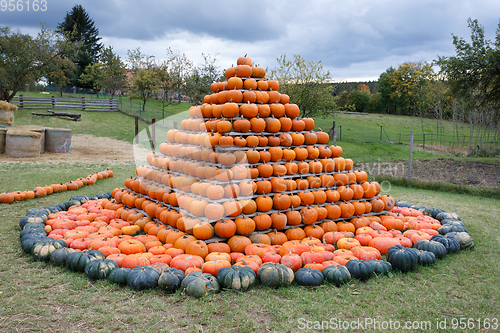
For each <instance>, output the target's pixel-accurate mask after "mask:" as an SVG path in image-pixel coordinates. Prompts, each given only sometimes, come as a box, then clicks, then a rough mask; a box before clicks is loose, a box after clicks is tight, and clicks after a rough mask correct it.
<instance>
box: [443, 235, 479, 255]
mask: <svg viewBox="0 0 500 333" xmlns="http://www.w3.org/2000/svg"><path fill="white" fill-rule="evenodd" d="M445 237H453V238H455V239H456V240H457V241H458V244H460V249H461V250H465V249H469V250H472V249H473V248H474V242H473V241H472V237H471V236H470V235H469V234H468V233H466V232H463V231H462V232H449V233H447V234H446V236H445Z"/></svg>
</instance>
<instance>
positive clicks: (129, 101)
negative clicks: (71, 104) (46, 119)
mask: <svg viewBox="0 0 500 333" xmlns="http://www.w3.org/2000/svg"><path fill="white" fill-rule="evenodd" d="M17 95H18V96H19V95H23V96H26V97H45V98H47V97H51V96H54V97H55V98H61V96H60V95H59V93H58V92H57V93H56V92H51V93H50V94H42V93H41V92H31V91H28V92H20V93H18V94H17ZM83 96H84V97H85V98H89V99H102V100H107V99H109V98H111V96H110V95H103V94H99V95H96V94H78V93H76V94H73V93H71V94H69V93H63V96H62V98H81V97H83ZM113 99H115V100H118V105H119V109H120V111H122V112H123V113H125V114H128V115H131V116H138V117H140V118H142V119H144V120H146V121H148V122H151V119H153V118H154V119H156V120H157V121H159V120H161V119H164V118H167V117H170V116H172V115H174V114H177V113H179V112H182V111H187V110H188V109H189V107H190V106H191V105H192V104H191V103H186V102H181V103H178V102H173V103H172V104H170V105H167V106H165V107H163V105H162V102H161V101H160V100H157V99H154V98H151V99H148V100H147V102H146V106H145V107H144V110H142V108H143V102H142V100H140V99H137V98H130V97H129V96H113ZM57 111H59V110H57ZM73 112H75V111H73Z"/></svg>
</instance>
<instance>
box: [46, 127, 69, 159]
mask: <svg viewBox="0 0 500 333" xmlns="http://www.w3.org/2000/svg"><path fill="white" fill-rule="evenodd" d="M45 151H47V152H51V153H64V154H69V153H70V151H71V130H70V129H66V128H46V129H45Z"/></svg>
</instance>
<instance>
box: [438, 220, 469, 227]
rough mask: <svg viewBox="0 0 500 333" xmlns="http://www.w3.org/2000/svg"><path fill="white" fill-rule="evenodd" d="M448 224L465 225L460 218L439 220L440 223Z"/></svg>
mask: <svg viewBox="0 0 500 333" xmlns="http://www.w3.org/2000/svg"><path fill="white" fill-rule="evenodd" d="M448 224H460V225H461V226H463V227H465V224H464V223H463V222H462V221H460V220H454V219H444V220H442V221H441V225H448Z"/></svg>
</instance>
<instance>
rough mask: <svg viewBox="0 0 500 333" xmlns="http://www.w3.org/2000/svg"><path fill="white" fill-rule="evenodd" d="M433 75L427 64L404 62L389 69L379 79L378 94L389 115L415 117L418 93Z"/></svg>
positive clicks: (430, 67)
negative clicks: (384, 103)
mask: <svg viewBox="0 0 500 333" xmlns="http://www.w3.org/2000/svg"><path fill="white" fill-rule="evenodd" d="M433 75H434V71H433V69H432V66H431V65H430V64H428V63H421V62H405V63H403V64H401V65H400V66H399V67H398V68H396V69H394V68H393V67H390V68H389V69H387V71H385V72H384V73H382V74H381V75H380V77H379V92H380V94H381V96H382V99H383V100H384V101H385V102H386V108H387V110H388V111H389V113H392V112H394V113H396V114H408V115H415V112H416V109H417V106H418V96H417V94H418V92H419V91H420V90H421V88H422V87H423V86H425V85H426V84H427V83H428V82H429V80H430V79H431V78H432V76H433Z"/></svg>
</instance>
